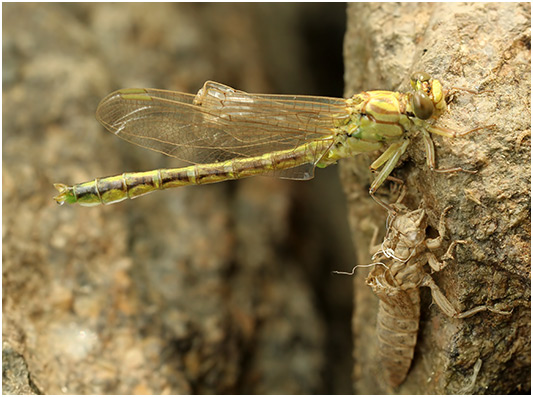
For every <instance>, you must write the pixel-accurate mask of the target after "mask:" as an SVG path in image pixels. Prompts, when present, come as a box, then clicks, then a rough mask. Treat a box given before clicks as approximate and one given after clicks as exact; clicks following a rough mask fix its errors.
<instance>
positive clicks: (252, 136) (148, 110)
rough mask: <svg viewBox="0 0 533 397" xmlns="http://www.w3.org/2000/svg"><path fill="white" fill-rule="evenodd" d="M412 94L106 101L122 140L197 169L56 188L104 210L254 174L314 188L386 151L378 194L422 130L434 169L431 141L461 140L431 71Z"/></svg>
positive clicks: (213, 88)
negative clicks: (352, 161) (330, 170)
mask: <svg viewBox="0 0 533 397" xmlns="http://www.w3.org/2000/svg"><path fill="white" fill-rule="evenodd" d="M410 83H411V87H412V91H411V92H408V93H400V92H393V91H364V92H361V93H359V94H356V95H354V96H353V97H351V98H349V99H342V98H328V97H318V96H302V95H266V94H250V93H246V92H244V91H239V90H236V89H233V88H231V87H228V86H226V85H224V84H221V83H217V82H213V81H207V82H206V83H205V84H204V85H203V87H202V88H201V89H200V90H199V91H198V93H197V94H196V95H193V94H187V93H182V92H177V91H167V90H159V89H145V88H129V89H121V90H118V91H115V92H113V93H111V94H109V95H108V96H107V97H105V98H104V99H103V100H102V101H101V102H100V104H99V105H98V108H97V110H96V118H97V119H98V120H99V121H100V123H102V124H103V126H104V127H105V128H106V129H107V130H109V131H110V132H112V133H114V134H115V135H117V136H118V137H120V138H122V139H124V140H126V141H129V142H132V143H134V144H136V145H139V146H141V147H144V148H147V149H150V150H153V151H156V152H160V153H163V154H165V155H167V156H171V157H175V158H177V159H180V160H182V161H184V162H187V163H188V164H190V165H187V166H184V167H180V168H166V169H157V170H152V171H145V172H125V173H123V174H120V175H115V176H109V177H103V178H96V179H93V180H91V181H88V182H84V183H79V184H75V185H72V186H68V185H65V184H62V183H56V184H54V186H55V188H56V189H57V190H58V191H59V194H57V195H56V196H55V197H54V199H55V200H56V201H57V203H59V204H64V203H68V204H74V203H77V204H80V205H82V206H95V205H100V204H112V203H117V202H120V201H122V200H125V199H133V198H136V197H139V196H142V195H145V194H147V193H151V192H154V191H157V190H163V189H169V188H174V187H179V186H187V185H201V184H207V183H214V182H221V181H226V180H233V179H240V178H245V177H250V176H255V175H272V176H276V177H280V178H287V179H298V180H307V179H311V178H312V177H313V176H314V170H315V168H316V167H318V168H324V167H327V166H329V165H331V164H335V163H336V162H337V161H338V160H340V159H342V158H347V157H351V156H354V155H356V154H359V153H366V152H373V151H378V150H382V153H381V155H380V156H379V157H378V158H377V159H376V160H375V161H374V162H373V163H372V164H371V166H370V168H371V169H372V170H373V171H376V172H377V171H378V170H379V172H378V174H377V176H376V177H375V179H374V180H373V182H372V184H371V185H370V190H369V193H370V195H371V196H372V197H374V199H375V200H376V201H377V202H378V203H380V204H382V205H384V206H385V208H387V209H390V208H389V207H388V206H387V205H386V204H385V203H383V202H382V201H381V200H380V199H378V198H377V197H376V196H375V192H376V191H377V189H378V188H379V187H380V186H381V185H382V184H383V183H384V181H385V180H386V179H387V178H388V177H389V175H390V174H391V172H392V171H393V170H394V168H395V167H396V166H397V164H398V162H399V160H400V158H401V156H402V155H403V154H404V153H405V151H406V149H407V147H408V145H409V142H410V140H411V139H412V137H413V136H414V134H415V133H416V131H420V132H421V133H422V138H423V140H424V143H425V149H426V155H427V156H426V157H427V163H428V166H429V168H430V169H432V170H435V171H442V172H451V171H458V170H462V168H453V169H437V168H436V164H435V149H434V146H433V143H432V140H431V137H430V133H433V134H437V135H441V136H445V137H449V138H455V137H459V136H464V135H467V134H469V133H471V132H473V131H476V130H478V129H481V128H483V127H480V128H475V129H473V130H469V131H466V132H457V131H454V130H450V129H447V128H444V127H440V126H436V125H434V122H435V120H436V119H437V118H438V117H439V116H440V115H441V114H442V113H443V112H444V111H445V109H446V107H447V103H446V100H445V97H446V94H447V91H445V90H444V89H443V87H442V84H441V82H440V81H439V80H437V79H433V78H432V77H431V76H430V75H429V74H427V73H425V72H417V73H413V74H412V76H411V77H410Z"/></svg>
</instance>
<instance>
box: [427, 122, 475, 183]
mask: <svg viewBox="0 0 533 397" xmlns="http://www.w3.org/2000/svg"><path fill="white" fill-rule="evenodd" d="M435 128H437V127H430V128H428V130H429V131H430V132H434V129H435ZM439 129H440V128H439ZM476 129H477V128H476ZM472 131H474V130H472ZM440 135H443V134H440ZM444 136H448V135H444ZM456 136H459V135H456ZM422 139H423V141H424V146H425V148H426V160H427V165H428V167H429V169H430V170H431V171H435V172H440V173H443V174H444V173H449V172H459V171H461V172H468V173H470V174H475V173H477V171H476V170H465V169H464V168H462V167H452V168H437V165H436V160H435V146H434V144H433V140H432V139H431V136H430V135H429V133H428V132H427V131H426V130H424V129H423V130H422Z"/></svg>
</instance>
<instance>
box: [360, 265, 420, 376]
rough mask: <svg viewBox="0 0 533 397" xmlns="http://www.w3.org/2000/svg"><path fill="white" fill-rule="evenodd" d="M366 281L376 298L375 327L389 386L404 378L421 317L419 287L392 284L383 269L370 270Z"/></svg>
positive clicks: (381, 360)
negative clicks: (404, 287)
mask: <svg viewBox="0 0 533 397" xmlns="http://www.w3.org/2000/svg"><path fill="white" fill-rule="evenodd" d="M377 269H378V268H376V269H375V270H377ZM379 270H382V269H381V268H379ZM366 283H367V284H368V285H370V286H371V287H372V290H373V291H374V293H375V294H376V295H377V297H378V298H379V311H378V318H377V329H376V331H377V337H378V349H379V356H380V357H379V360H380V363H381V367H382V369H383V372H384V374H383V375H384V378H385V379H386V381H387V382H388V383H389V384H390V385H391V386H398V385H400V384H401V383H402V382H403V381H404V380H405V377H406V376H407V372H408V371H409V367H410V366H411V361H412V360H413V356H414V350H415V346H416V338H417V333H418V324H419V321H420V294H419V289H418V288H413V289H409V290H403V289H401V288H398V287H396V286H392V285H391V284H390V283H389V282H387V280H386V277H385V273H381V274H379V275H375V274H374V272H371V273H370V275H369V277H368V278H367V280H366Z"/></svg>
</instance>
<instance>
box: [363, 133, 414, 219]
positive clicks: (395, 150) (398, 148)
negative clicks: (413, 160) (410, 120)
mask: <svg viewBox="0 0 533 397" xmlns="http://www.w3.org/2000/svg"><path fill="white" fill-rule="evenodd" d="M407 146H409V140H408V139H405V140H404V141H403V142H396V143H393V144H392V145H390V146H389V147H388V148H387V150H385V151H384V152H383V154H382V155H381V156H379V157H378V158H377V159H376V161H374V162H373V163H372V164H371V165H370V168H371V169H373V170H376V169H377V168H379V167H381V166H382V165H384V166H383V168H382V169H381V171H380V172H379V174H378V176H377V177H376V178H375V179H374V181H373V182H372V184H371V185H370V190H369V193H370V196H372V198H373V199H374V201H375V202H376V203H378V204H379V205H381V206H382V207H383V208H385V209H386V210H387V211H390V212H392V213H393V214H395V213H396V210H395V209H394V208H393V207H391V206H390V205H388V204H386V203H385V202H384V201H382V200H381V199H379V198H378V197H376V196H375V195H374V193H375V192H376V191H377V190H378V189H379V187H380V186H381V185H382V184H383V182H385V180H386V179H387V178H388V177H389V175H390V173H391V172H392V171H393V170H394V168H395V167H396V165H397V164H398V161H400V158H401V157H402V154H404V153H405V150H406V149H407Z"/></svg>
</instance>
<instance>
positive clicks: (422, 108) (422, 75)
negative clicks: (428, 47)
mask: <svg viewBox="0 0 533 397" xmlns="http://www.w3.org/2000/svg"><path fill="white" fill-rule="evenodd" d="M411 87H413V90H414V91H415V93H414V94H413V96H412V100H411V106H412V108H413V113H414V114H415V116H416V117H418V118H419V119H421V120H427V119H429V118H430V117H431V116H433V114H435V113H436V111H440V110H442V109H444V108H445V107H446V102H445V101H444V93H443V91H442V84H441V83H440V81H439V80H437V79H432V78H431V76H430V75H429V74H427V73H426V72H415V73H413V74H412V75H411Z"/></svg>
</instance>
